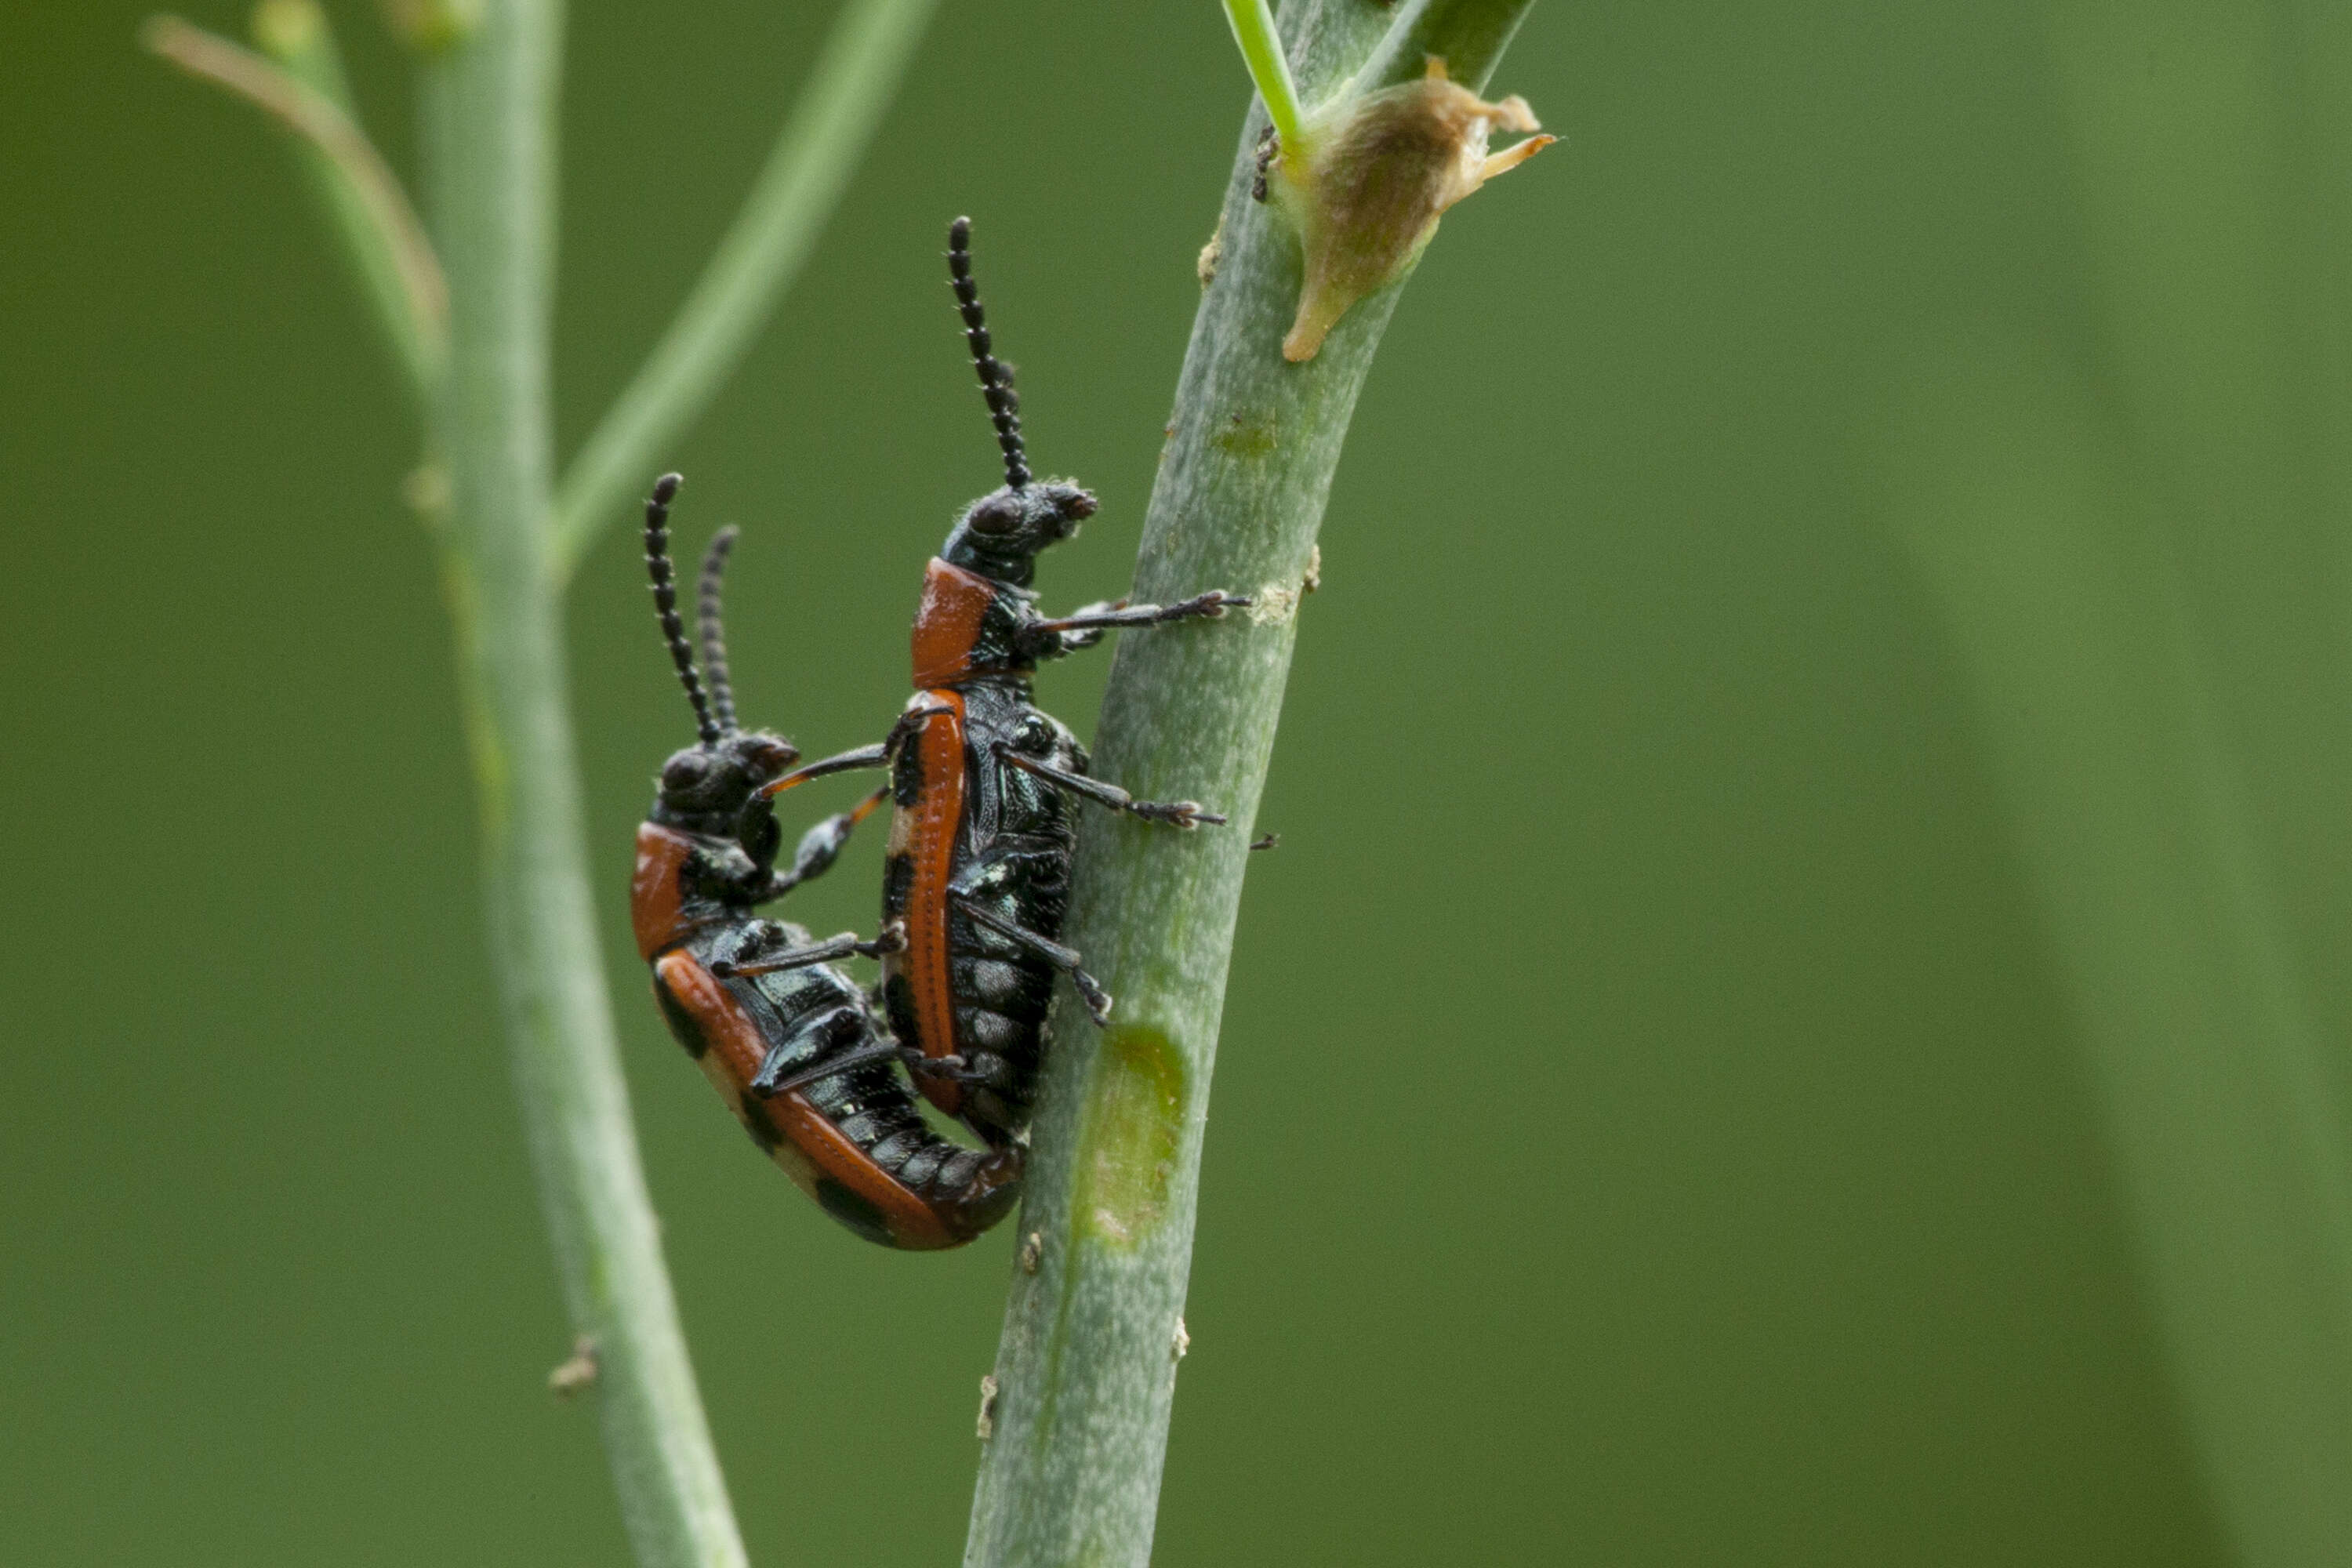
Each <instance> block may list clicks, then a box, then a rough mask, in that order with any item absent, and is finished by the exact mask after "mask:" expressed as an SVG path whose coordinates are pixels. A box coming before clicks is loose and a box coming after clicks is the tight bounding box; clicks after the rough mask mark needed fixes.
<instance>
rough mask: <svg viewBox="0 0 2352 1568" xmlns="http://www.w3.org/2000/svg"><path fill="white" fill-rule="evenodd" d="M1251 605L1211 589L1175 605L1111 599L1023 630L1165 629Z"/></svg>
mask: <svg viewBox="0 0 2352 1568" xmlns="http://www.w3.org/2000/svg"><path fill="white" fill-rule="evenodd" d="M1249 604H1250V602H1249V600H1248V599H1247V598H1245V597H1244V596H1242V595H1237V594H1228V593H1226V592H1225V591H1224V590H1223V588H1212V589H1210V590H1209V591H1208V592H1207V593H1205V594H1195V595H1192V597H1191V598H1189V599H1181V600H1179V601H1177V602H1176V603H1175V604H1172V605H1130V604H1129V603H1128V602H1127V601H1126V600H1125V599H1112V600H1109V601H1107V602H1105V603H1103V604H1099V605H1083V606H1081V607H1080V608H1078V609H1076V610H1075V611H1073V612H1071V613H1070V614H1069V615H1066V616H1062V617H1061V618H1059V619H1058V620H1050V621H1033V622H1031V623H1030V624H1029V626H1026V627H1024V630H1027V631H1034V632H1059V633H1069V632H1080V633H1084V632H1096V631H1110V630H1114V629H1116V628H1118V627H1119V626H1164V625H1166V624H1167V623H1168V622H1170V621H1191V620H1216V619H1217V618H1219V617H1220V616H1223V614H1224V613H1225V612H1226V611H1227V610H1246V609H1248V608H1249Z"/></svg>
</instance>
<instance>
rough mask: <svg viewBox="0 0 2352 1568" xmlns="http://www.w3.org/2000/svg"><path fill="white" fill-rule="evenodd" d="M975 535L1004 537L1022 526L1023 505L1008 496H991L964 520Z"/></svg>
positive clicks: (972, 510)
mask: <svg viewBox="0 0 2352 1568" xmlns="http://www.w3.org/2000/svg"><path fill="white" fill-rule="evenodd" d="M964 521H967V522H969V523H971V531H973V532H974V533H986V534H992V535H1003V534H1007V533H1010V532H1012V531H1013V530H1014V529H1016V528H1018V527H1020V526H1021V503H1020V502H1019V501H1016V500H1013V498H1012V497H1011V496H1008V495H993V496H990V497H989V498H988V499H987V500H983V501H982V502H981V503H980V504H979V505H977V506H975V507H973V508H972V509H971V513H970V515H969V516H967V517H966V518H965V520H964Z"/></svg>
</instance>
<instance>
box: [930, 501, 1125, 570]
mask: <svg viewBox="0 0 2352 1568" xmlns="http://www.w3.org/2000/svg"><path fill="white" fill-rule="evenodd" d="M1094 514H1095V498H1094V496H1093V495H1092V494H1091V493H1090V492H1088V491H1087V490H1085V489H1080V488H1079V487H1078V486H1076V485H1074V484H1072V483H1070V482H1069V481H1068V480H1066V479H1045V480H1040V481H1036V482H1033V483H1030V484H1026V485H1023V486H1021V487H1020V488H1018V489H1015V488H1014V487H1013V486H1011V485H1005V486H1003V487H1002V488H1001V489H995V490H992V491H990V492H989V493H988V494H987V495H984V496H982V497H981V498H980V499H979V500H976V501H974V502H972V503H971V506H969V507H967V508H966V509H965V510H964V514H963V516H962V517H961V518H960V519H958V520H957V522H956V525H955V531H953V532H952V533H950V534H949V535H948V542H947V543H946V545H945V546H944V547H943V548H942V549H941V550H940V556H941V558H942V559H944V560H945V561H946V562H947V563H948V564H950V565H951V566H961V567H962V568H964V569H965V570H966V571H969V572H978V573H980V574H982V575H983V576H988V577H992V578H994V579H996V581H998V582H1000V583H1010V584H1013V586H1014V587H1016V588H1025V587H1027V586H1028V585H1029V579H1030V577H1031V576H1032V574H1033V571H1032V563H1033V562H1034V559H1035V557H1036V554H1037V552H1039V551H1041V550H1043V549H1045V547H1046V546H1047V545H1049V544H1058V543H1060V542H1062V541H1063V540H1065V539H1067V538H1069V537H1070V536H1071V535H1072V534H1074V533H1076V532H1077V531H1078V524H1080V523H1081V522H1084V521H1086V520H1087V518H1090V517H1092V516H1094Z"/></svg>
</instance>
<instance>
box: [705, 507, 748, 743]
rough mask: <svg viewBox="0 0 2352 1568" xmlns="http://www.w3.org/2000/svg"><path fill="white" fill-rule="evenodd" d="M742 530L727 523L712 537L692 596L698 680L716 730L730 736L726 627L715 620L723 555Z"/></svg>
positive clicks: (731, 704) (732, 706)
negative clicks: (706, 690)
mask: <svg viewBox="0 0 2352 1568" xmlns="http://www.w3.org/2000/svg"><path fill="white" fill-rule="evenodd" d="M740 532H741V530H740V529H739V528H737V527H736V526H735V525H734V524H733V523H731V522H730V523H729V524H728V525H727V526H726V527H725V528H722V529H720V530H719V532H718V533H717V534H716V535H715V536H713V537H712V539H711V541H710V548H709V550H707V551H705V552H703V556H702V582H701V584H700V586H699V589H698V592H697V594H696V595H695V602H694V634H695V637H697V638H698V640H699V641H700V642H701V644H702V679H705V680H707V681H709V683H710V711H711V714H712V716H713V717H715V718H716V719H717V720H718V721H719V730H720V731H722V732H724V733H726V734H730V735H731V734H733V733H734V732H735V731H737V730H738V729H740V728H741V726H740V725H739V724H737V723H736V722H735V685H734V682H733V681H731V680H730V679H728V675H727V627H726V625H725V623H724V622H722V621H721V620H720V619H719V587H720V585H721V584H722V583H723V582H724V580H725V578H726V576H727V553H728V552H729V551H731V550H733V549H734V548H735V536H736V535H737V534H738V533H740Z"/></svg>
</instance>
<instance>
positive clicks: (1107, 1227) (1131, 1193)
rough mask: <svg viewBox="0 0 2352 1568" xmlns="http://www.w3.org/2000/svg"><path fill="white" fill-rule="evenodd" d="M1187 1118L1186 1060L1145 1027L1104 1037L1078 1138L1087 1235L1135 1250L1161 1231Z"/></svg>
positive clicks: (1078, 1210) (1076, 1209) (1081, 1226)
mask: <svg viewBox="0 0 2352 1568" xmlns="http://www.w3.org/2000/svg"><path fill="white" fill-rule="evenodd" d="M1183 1117H1184V1058H1183V1053H1182V1052H1181V1051H1179V1050H1178V1049H1177V1048H1176V1047H1175V1045H1174V1044H1173V1043H1172V1042H1171V1041H1170V1040H1169V1038H1168V1037H1167V1036H1166V1035H1163V1034H1161V1033H1160V1031H1159V1030H1157V1029H1152V1028H1147V1027H1145V1026H1141V1025H1139V1024H1126V1025H1120V1026H1117V1027H1114V1028H1112V1029H1110V1030H1108V1032H1106V1033H1105V1034H1104V1036H1103V1042H1102V1052H1101V1054H1100V1056H1098V1057H1097V1058H1096V1066H1095V1079H1094V1083H1093V1084H1092V1086H1091V1087H1090V1089H1089V1090H1088V1094H1087V1108H1086V1121H1085V1123H1084V1126H1083V1128H1082V1130H1081V1131H1080V1132H1079V1134H1078V1155H1077V1167H1076V1174H1077V1192H1076V1203H1075V1204H1074V1205H1072V1212H1073V1216H1074V1217H1075V1218H1076V1221H1077V1226H1078V1230H1079V1233H1080V1234H1081V1235H1085V1236H1092V1237H1095V1238H1097V1240H1101V1241H1107V1242H1109V1243H1110V1244H1111V1245H1112V1246H1114V1247H1121V1248H1129V1247H1134V1246H1135V1245H1136V1244H1137V1243H1138V1242H1139V1241H1140V1240H1142V1239H1143V1237H1145V1236H1146V1235H1148V1234H1149V1233H1150V1232H1151V1231H1153V1230H1155V1229H1157V1228H1158V1227H1159V1225H1160V1221H1161V1220H1162V1219H1164V1218H1166V1217H1167V1214H1168V1184H1169V1182H1170V1181H1171V1178H1172V1177H1173V1176H1174V1175H1175V1172H1176V1146H1177V1135H1178V1133H1179V1132H1180V1131H1181V1129H1182V1123H1183Z"/></svg>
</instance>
